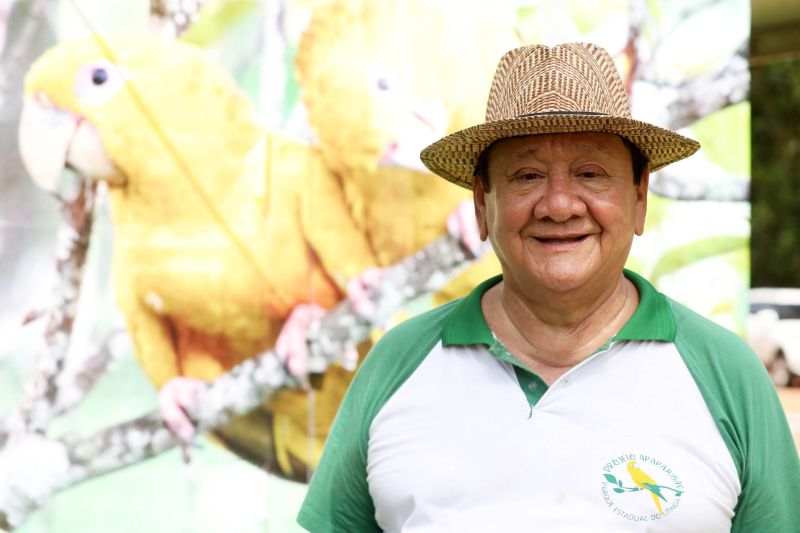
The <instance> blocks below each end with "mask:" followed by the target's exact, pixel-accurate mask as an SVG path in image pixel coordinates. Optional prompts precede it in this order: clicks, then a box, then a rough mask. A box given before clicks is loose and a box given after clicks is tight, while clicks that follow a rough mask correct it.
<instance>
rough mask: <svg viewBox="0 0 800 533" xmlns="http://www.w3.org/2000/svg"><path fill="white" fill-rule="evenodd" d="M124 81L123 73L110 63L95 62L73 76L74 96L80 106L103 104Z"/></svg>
mask: <svg viewBox="0 0 800 533" xmlns="http://www.w3.org/2000/svg"><path fill="white" fill-rule="evenodd" d="M125 81H126V76H125V72H123V70H122V69H121V68H120V67H118V66H117V65H115V64H114V63H111V62H110V61H95V62H93V63H90V64H88V65H84V66H83V67H81V69H80V70H79V71H78V73H77V74H76V76H75V96H76V97H77V99H78V102H79V103H80V104H81V105H82V106H87V107H92V106H97V105H101V104H103V103H105V102H106V101H107V100H108V99H109V98H111V97H112V96H114V95H115V94H116V93H117V92H118V91H119V90H120V89H121V88H122V87H123V86H124V85H125Z"/></svg>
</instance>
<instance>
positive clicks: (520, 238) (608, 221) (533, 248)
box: [474, 133, 648, 292]
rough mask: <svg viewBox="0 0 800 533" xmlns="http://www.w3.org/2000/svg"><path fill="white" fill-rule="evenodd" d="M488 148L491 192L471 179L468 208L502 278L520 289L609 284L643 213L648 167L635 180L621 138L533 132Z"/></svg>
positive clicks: (591, 287) (641, 227) (639, 230)
mask: <svg viewBox="0 0 800 533" xmlns="http://www.w3.org/2000/svg"><path fill="white" fill-rule="evenodd" d="M491 150H492V151H491V152H490V154H489V162H488V174H489V186H490V190H489V191H486V190H484V187H483V185H482V184H481V183H480V180H478V179H476V180H475V186H474V197H475V208H476V214H477V217H478V225H479V227H480V231H481V238H486V237H487V236H488V237H489V239H490V240H491V242H492V244H493V246H494V249H495V252H496V253H497V256H498V258H499V259H500V263H501V265H502V268H503V275H504V279H505V281H506V283H511V284H512V285H513V286H514V287H516V288H518V289H520V290H522V291H524V292H530V291H533V292H536V291H537V290H539V289H548V290H551V291H559V292H566V291H570V290H573V289H579V288H587V289H589V290H595V291H602V290H603V289H604V288H606V287H612V286H614V285H615V284H616V282H617V280H618V279H619V276H620V273H621V271H622V268H623V267H624V265H625V261H626V260H627V257H628V252H629V251H630V247H631V243H632V241H633V235H634V233H635V234H636V235H641V234H642V232H643V230H644V218H645V212H646V210H647V183H648V176H647V172H645V175H644V176H643V177H642V181H641V184H640V185H638V186H637V185H634V179H633V168H632V164H631V155H630V152H629V151H628V149H627V148H626V147H625V145H624V144H623V143H622V139H621V138H620V137H618V136H617V135H613V134H610V133H570V134H555V135H533V136H527V137H513V138H509V139H504V140H502V141H498V142H497V143H495V145H494V146H493V147H492V149H491Z"/></svg>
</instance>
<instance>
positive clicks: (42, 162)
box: [19, 93, 125, 193]
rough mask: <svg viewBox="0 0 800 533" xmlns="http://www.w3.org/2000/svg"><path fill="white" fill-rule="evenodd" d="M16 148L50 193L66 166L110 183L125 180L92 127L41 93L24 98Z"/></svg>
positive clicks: (58, 183)
mask: <svg viewBox="0 0 800 533" xmlns="http://www.w3.org/2000/svg"><path fill="white" fill-rule="evenodd" d="M19 151H20V156H21V157H22V163H23V164H24V165H25V169H26V170H27V171H28V173H29V174H30V176H31V178H32V179H33V181H34V182H35V183H36V185H38V186H39V187H40V188H41V189H43V190H45V191H48V192H51V193H55V192H56V191H57V190H58V189H59V185H60V181H61V175H62V171H63V170H64V169H65V168H66V167H70V168H72V169H74V170H75V171H77V172H78V173H80V174H82V175H84V176H87V177H89V178H93V179H96V180H103V181H108V182H109V184H110V185H120V184H124V181H125V180H124V178H123V176H122V175H121V174H120V172H119V171H118V170H117V168H116V167H115V166H114V163H113V162H112V161H111V160H110V159H109V157H108V155H107V154H106V152H105V150H104V149H103V145H102V143H101V141H100V137H99V136H98V134H97V130H96V129H95V127H94V126H93V125H92V124H91V123H90V122H89V121H87V120H85V119H84V118H83V117H81V116H79V115H75V114H74V113H70V112H68V111H65V110H63V109H59V108H57V107H55V106H54V105H53V104H52V102H51V101H50V99H49V98H47V96H46V95H44V94H43V93H39V94H37V95H36V97H35V98H26V99H25V102H24V104H23V107H22V116H21V118H20V124H19Z"/></svg>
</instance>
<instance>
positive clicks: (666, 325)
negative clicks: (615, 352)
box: [442, 270, 677, 346]
mask: <svg viewBox="0 0 800 533" xmlns="http://www.w3.org/2000/svg"><path fill="white" fill-rule="evenodd" d="M624 273H625V277H626V278H628V279H629V280H630V281H631V282H633V284H634V285H635V286H636V289H637V290H638V291H639V306H638V307H637V308H636V312H634V313H633V316H631V318H630V319H628V322H626V323H625V325H624V326H623V327H622V329H621V330H620V331H619V333H617V334H616V335H615V336H614V339H613V340H614V341H620V340H624V341H645V340H653V341H666V342H673V341H674V340H675V335H676V333H677V327H676V326H675V317H674V316H673V315H672V309H671V308H670V306H669V303H668V302H667V298H666V297H665V296H664V295H663V294H661V293H660V292H658V291H657V290H656V289H655V287H653V286H652V285H651V284H650V282H648V281H647V280H646V279H644V278H643V277H642V276H640V275H639V274H637V273H635V272H632V271H630V270H625V271H624ZM502 279H503V276H502V275H500V276H495V277H493V278H489V279H487V280H486V281H484V282H483V283H481V284H480V285H478V286H477V287H475V288H474V289H473V290H472V292H471V293H469V294H468V295H467V296H466V297H465V298H463V299H462V300H461V301H460V302H459V303H458V304H457V305H456V307H455V308H454V309H453V311H452V313H451V314H450V316H449V317H448V318H447V320H446V322H445V323H444V327H443V329H442V344H443V345H444V346H454V345H455V346H459V345H460V346H467V345H471V344H484V345H486V346H491V345H492V343H493V342H494V336H493V335H492V332H491V330H490V329H489V326H488V325H487V324H486V320H485V319H484V317H483V312H482V311H481V298H482V297H483V295H484V293H485V292H486V291H487V290H489V289H490V288H491V287H492V286H494V285H496V284H498V283H500V281H501V280H502Z"/></svg>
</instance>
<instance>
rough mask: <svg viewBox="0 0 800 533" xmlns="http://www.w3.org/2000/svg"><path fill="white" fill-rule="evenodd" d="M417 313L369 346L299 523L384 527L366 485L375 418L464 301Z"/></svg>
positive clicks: (329, 528)
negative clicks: (376, 518)
mask: <svg viewBox="0 0 800 533" xmlns="http://www.w3.org/2000/svg"><path fill="white" fill-rule="evenodd" d="M460 301H461V300H456V301H454V302H451V303H450V304H447V305H444V306H442V307H439V308H436V309H434V310H432V311H429V312H427V313H424V314H422V315H419V316H417V317H414V318H412V319H410V320H407V321H406V322H403V323H402V324H399V325H398V326H396V327H394V328H392V329H391V330H389V331H388V332H387V333H386V334H385V335H384V336H383V337H382V338H381V340H380V341H379V342H378V343H377V344H376V345H375V347H374V348H373V349H372V350H371V351H370V353H369V355H368V356H367V357H366V359H365V360H364V363H363V364H362V365H361V368H359V370H358V373H357V374H356V376H355V378H353V382H352V383H351V384H350V388H349V389H348V391H347V394H345V397H344V399H343V400H342V404H341V406H340V407H339V411H338V412H337V414H336V418H335V420H334V421H333V426H332V427H331V432H330V433H329V435H328V440H327V441H326V442H325V449H324V450H323V452H322V457H321V458H320V461H319V466H318V468H317V470H316V472H314V475H313V476H312V478H311V484H310V486H309V488H308V493H306V497H305V500H304V501H303V505H302V506H301V508H300V513H299V515H298V517H297V522H298V523H299V524H300V525H301V526H303V527H304V528H306V529H307V530H308V531H311V532H313V533H326V532H337V533H345V532H346V533H354V532H358V533H362V532H364V533H367V532H370V531H380V530H381V529H380V527H379V526H378V523H377V522H376V520H375V505H374V504H373V502H372V497H371V496H370V494H369V486H368V484H367V450H368V446H369V429H370V426H371V425H372V420H373V419H374V418H375V416H376V415H377V414H378V412H379V411H380V410H381V408H382V407H383V406H384V405H385V404H386V402H387V401H388V400H389V398H391V396H392V395H393V394H394V392H395V391H396V390H397V389H399V388H400V386H401V385H402V384H403V383H404V382H405V381H406V380H407V379H408V377H409V376H410V375H411V374H413V372H414V370H416V368H417V367H418V366H419V365H420V363H422V361H423V360H424V359H425V356H426V355H427V354H428V353H429V352H430V351H431V349H432V348H433V347H434V346H435V345H436V344H437V343H438V342H439V340H440V339H441V330H442V323H443V322H444V320H445V319H446V318H447V316H448V315H449V314H450V311H451V310H452V309H453V308H454V307H455V306H457V305H458V304H459V302H460Z"/></svg>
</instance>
